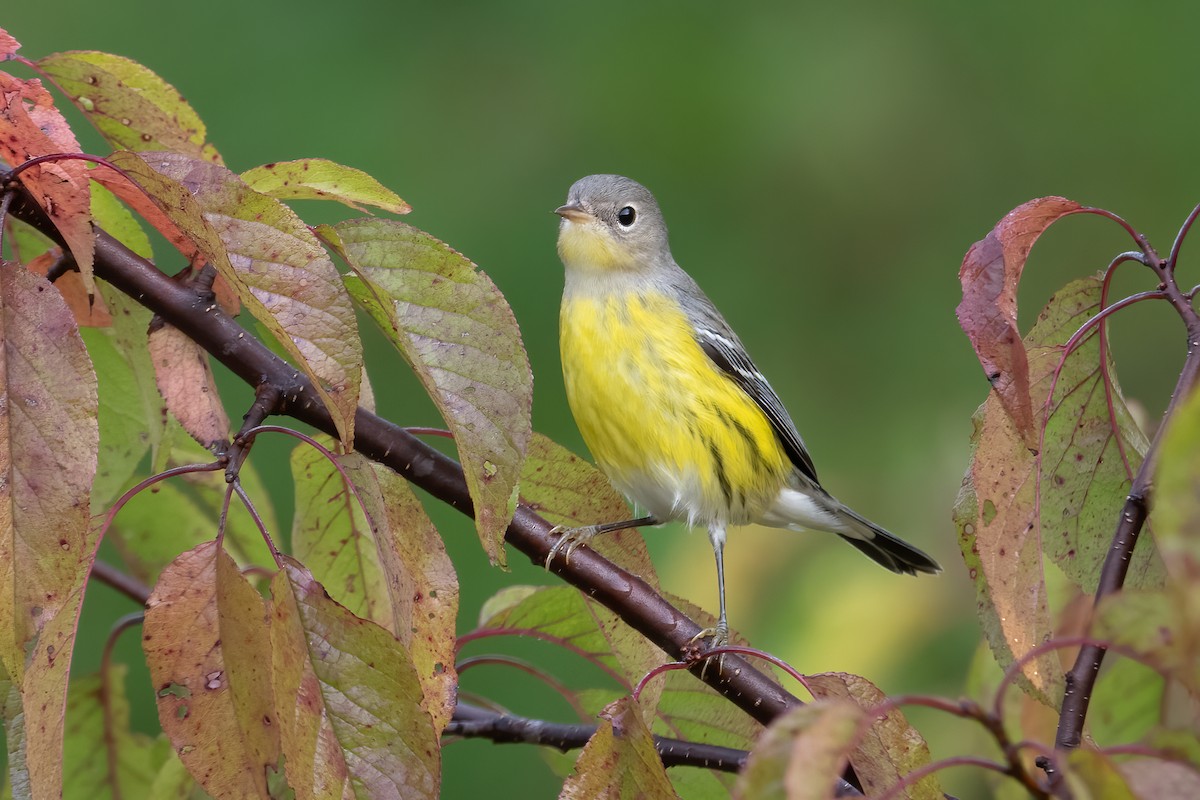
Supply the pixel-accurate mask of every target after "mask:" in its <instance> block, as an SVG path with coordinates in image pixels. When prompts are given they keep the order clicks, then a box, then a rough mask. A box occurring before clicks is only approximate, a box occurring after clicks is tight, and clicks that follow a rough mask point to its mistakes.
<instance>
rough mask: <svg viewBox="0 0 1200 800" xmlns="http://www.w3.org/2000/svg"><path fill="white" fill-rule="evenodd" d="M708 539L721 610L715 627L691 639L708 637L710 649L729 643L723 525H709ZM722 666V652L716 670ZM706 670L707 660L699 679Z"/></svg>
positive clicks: (723, 658)
mask: <svg viewBox="0 0 1200 800" xmlns="http://www.w3.org/2000/svg"><path fill="white" fill-rule="evenodd" d="M708 540H709V541H710V542H712V548H713V555H714V556H716V558H717V598H718V600H717V602H718V603H719V604H720V609H721V610H720V613H719V614H718V615H717V627H715V628H705V629H704V630H702V631H700V632H699V633H697V634H696V635H695V636H693V637H692V641H693V642H697V641H699V640H701V639H708V640H709V642H708V649H709V650H712V649H713V648H716V647H724V646H725V645H727V644H729V620H728V618H727V617H726V616H725V526H724V525H722V524H719V523H714V524H713V525H711V526H709V529H708ZM724 666H725V655H724V653H722V654H721V655H719V656H717V672H720V671H721V670H722V669H723V668H724ZM707 670H708V662H707V661H705V662H704V669H703V670H701V671H700V678H701V680H703V678H704V673H705V672H706V671H707Z"/></svg>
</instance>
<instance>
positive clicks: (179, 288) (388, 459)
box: [11, 190, 801, 724]
mask: <svg viewBox="0 0 1200 800" xmlns="http://www.w3.org/2000/svg"><path fill="white" fill-rule="evenodd" d="M15 198H16V199H15V200H14V202H13V205H12V209H11V213H12V214H13V216H15V217H16V218H17V219H20V220H22V221H24V222H26V223H28V224H30V225H32V226H33V227H35V228H37V229H38V230H39V231H41V232H42V233H44V234H45V235H47V236H49V237H50V238H52V239H54V240H55V241H60V240H61V237H60V236H59V235H58V232H57V230H56V229H55V228H54V226H53V225H52V224H50V222H49V221H48V220H47V219H46V217H45V215H44V214H43V212H42V210H41V209H40V208H39V207H38V206H37V205H36V203H34V202H33V201H32V200H31V199H30V198H29V196H28V195H27V194H26V193H25V192H24V191H23V190H19V191H18V192H17V193H16V195H15ZM95 274H96V277H98V278H100V279H102V280H104V281H107V282H108V283H109V284H111V285H112V286H113V287H114V288H116V289H117V290H119V291H121V292H123V293H125V294H127V295H128V296H130V297H131V298H133V299H134V300H136V301H138V302H139V303H141V304H142V305H144V306H145V307H146V308H148V309H150V310H151V311H153V312H154V313H155V314H157V315H158V316H160V317H161V318H162V319H164V320H166V321H167V322H169V323H170V324H171V325H173V326H175V327H176V328H178V329H179V330H180V331H182V332H183V333H184V334H186V335H187V336H189V337H190V338H192V339H193V340H195V341H196V343H197V344H199V345H200V346H201V347H203V348H204V349H205V350H206V351H208V352H209V353H210V354H211V355H212V356H213V357H214V358H216V359H217V360H218V361H220V362H221V363H222V364H224V365H225V366H226V367H227V368H228V369H229V370H230V371H231V372H233V373H234V374H235V375H237V376H238V377H239V378H241V379H242V380H244V381H245V382H246V383H248V384H249V385H250V386H252V387H255V388H257V387H259V386H260V385H262V384H269V385H271V386H273V387H274V388H275V389H277V390H278V391H279V395H280V398H281V401H280V409H279V410H280V413H283V414H287V415H289V416H291V417H293V418H295V419H297V420H299V421H301V422H305V423H307V424H309V425H312V426H313V427H314V428H317V429H318V430H321V431H324V432H325V433H328V434H330V435H332V436H336V435H337V430H336V428H335V426H334V424H333V421H332V419H331V418H330V416H329V413H328V411H327V410H326V409H325V407H324V405H323V404H322V402H321V401H320V399H319V398H318V396H317V394H316V392H315V391H314V390H313V387H312V385H311V384H310V383H309V381H308V379H307V378H306V377H305V376H304V375H303V374H301V373H300V371H299V370H297V369H295V368H294V367H292V366H291V365H290V364H288V363H287V362H286V361H284V360H283V359H281V358H279V357H278V356H276V355H275V354H274V353H272V352H271V351H270V350H269V349H268V348H267V347H266V346H265V345H263V344H262V343H261V342H260V341H258V339H256V338H255V337H254V336H252V335H250V334H249V333H248V332H247V331H246V330H245V329H244V328H242V326H240V325H239V324H238V323H237V322H236V321H235V320H233V319H232V318H230V317H229V316H227V315H226V314H224V313H223V312H222V311H221V310H220V308H214V307H212V306H211V305H210V304H207V303H204V302H201V301H199V299H198V296H197V292H196V289H195V288H194V287H190V286H188V285H186V284H181V283H179V282H176V281H173V280H171V279H170V278H169V277H168V276H166V275H165V274H163V273H162V272H160V271H159V270H158V269H157V268H156V267H155V266H154V264H153V263H151V262H149V261H147V260H145V259H143V258H141V257H140V256H138V255H137V254H136V253H134V252H132V251H131V250H129V249H128V248H127V247H125V246H124V245H122V244H121V243H120V242H118V241H117V240H116V239H114V238H112V237H111V236H109V235H108V234H107V233H105V232H103V231H102V230H100V229H98V228H97V229H96V255H95ZM354 424H355V438H354V446H355V449H356V450H358V451H359V452H361V453H362V454H363V455H364V456H366V457H368V458H370V459H372V460H374V461H377V462H379V463H381V464H384V465H386V466H388V467H390V468H392V469H393V470H395V471H396V472H397V473H399V474H400V475H402V476H403V477H404V478H406V479H407V480H409V481H411V482H412V483H414V484H415V485H417V486H419V487H421V488H422V489H424V490H425V491H427V492H429V493H430V494H431V495H433V496H434V497H436V498H437V499H439V500H441V501H442V502H444V503H446V504H448V505H450V506H451V507H453V508H455V509H457V510H459V511H461V512H462V513H464V514H467V515H470V514H472V513H473V509H472V505H471V498H470V495H469V494H468V491H467V485H466V481H465V479H464V477H463V471H462V467H461V466H460V465H459V464H458V463H457V462H455V461H454V460H453V459H451V458H449V457H448V456H445V455H443V454H442V453H439V452H438V451H437V450H435V449H433V448H431V447H429V446H428V445H426V444H424V443H423V442H421V441H420V440H419V439H417V438H416V437H415V436H413V435H412V434H410V433H409V432H408V431H406V430H404V428H402V427H400V426H399V425H396V424H395V423H392V422H390V421H388V420H386V419H383V418H381V417H378V416H376V415H375V414H372V413H370V412H369V411H366V410H364V409H362V408H359V409H358V411H357V413H356V414H355V421H354ZM551 527H552V526H551V525H550V523H548V522H547V521H546V520H544V519H542V518H541V517H540V516H538V515H537V514H536V513H534V512H533V511H532V510H530V509H529V508H527V507H525V506H519V507H518V508H517V510H516V514H515V515H514V517H513V520H512V523H511V524H510V525H509V527H508V530H507V532H506V534H505V539H506V540H507V541H508V543H509V544H511V545H512V546H513V547H514V548H516V549H517V550H519V551H521V552H522V553H524V554H525V555H526V556H527V557H528V558H529V559H530V560H531V561H532V562H533V563H534V564H538V565H541V564H544V563H545V561H546V556H547V555H548V554H549V552H550V548H551V546H552V545H553V542H554V540H553V539H552V538H551V537H550V535H549V531H550V529H551ZM552 571H553V572H554V573H555V574H557V575H559V576H560V577H561V578H562V579H563V580H565V581H567V582H568V583H570V584H571V585H573V586H575V587H577V588H579V589H581V590H582V591H584V592H585V593H586V594H587V596H588V597H590V598H592V599H593V600H596V601H597V602H599V603H601V604H602V605H604V606H606V607H608V608H609V609H611V610H612V611H614V612H615V613H616V614H617V615H618V616H620V617H621V619H623V620H624V621H625V622H626V623H627V624H629V625H630V626H631V627H632V628H634V629H635V630H637V631H638V632H639V633H641V634H642V635H644V636H645V637H646V638H647V639H648V640H650V641H651V642H652V643H654V644H655V645H657V646H658V647H660V648H662V649H663V650H665V651H666V652H667V653H668V654H670V655H671V656H673V657H674V658H678V659H682V658H683V657H684V656H685V655H686V654H688V653H689V652H691V651H693V650H694V644H693V642H692V639H693V637H694V636H695V635H696V634H697V633H699V632H700V626H699V625H697V624H696V623H695V622H694V621H693V620H691V619H689V618H688V617H687V616H685V615H684V614H683V613H682V612H680V611H679V610H678V609H677V608H675V607H674V606H673V605H671V604H670V603H668V602H667V601H666V600H665V599H663V597H662V596H661V595H660V594H658V592H657V591H656V590H655V589H654V588H653V587H651V586H650V585H649V584H647V583H646V582H645V581H643V580H641V579H640V578H638V577H637V576H635V575H631V574H630V573H628V572H626V571H625V570H623V569H620V568H619V567H617V566H615V565H614V564H612V563H611V562H609V561H608V560H606V559H604V558H603V557H601V556H600V555H598V554H597V553H596V552H595V551H593V550H588V549H581V550H579V551H577V552H576V553H575V554H574V555H573V556H572V558H571V563H570V564H566V563H564V560H563V559H557V560H556V561H555V562H554V565H553V569H552ZM701 668H702V663H697V664H696V665H695V666H694V667H693V668H692V673H693V674H694V675H696V676H697V677H699V676H700V671H701ZM704 681H705V682H706V683H708V684H709V685H710V686H712V687H713V688H714V689H716V690H717V691H718V692H720V693H721V694H722V695H724V696H725V697H726V698H727V699H729V701H730V702H732V703H733V704H734V705H736V706H738V707H739V708H741V709H742V710H743V711H745V712H746V713H747V714H749V715H750V716H751V717H753V718H754V719H756V720H758V721H759V722H762V723H764V724H766V723H769V722H770V721H771V720H773V719H775V718H776V717H778V716H779V715H780V714H782V713H784V712H785V711H787V710H789V709H791V708H794V707H797V706H798V705H800V704H801V703H800V701H799V700H798V699H797V698H796V697H794V696H793V695H792V694H790V693H789V692H787V691H786V690H784V689H783V688H782V687H781V686H780V685H779V684H778V683H777V682H776V681H775V680H774V679H773V678H771V677H770V676H768V675H766V674H764V673H763V672H760V671H759V670H758V669H755V668H754V667H753V666H751V665H750V664H749V663H748V662H746V661H745V660H743V659H741V658H739V657H737V656H727V657H726V661H725V668H724V670H722V671H717V670H709V671H708V675H707V676H705V678H704Z"/></svg>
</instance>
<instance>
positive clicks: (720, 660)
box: [691, 620, 729, 680]
mask: <svg viewBox="0 0 1200 800" xmlns="http://www.w3.org/2000/svg"><path fill="white" fill-rule="evenodd" d="M704 639H707V640H708V646H707V647H705V648H704V649H703V650H700V649H697V652H696V655H695V656H694V657H695V658H703V659H704V667H703V668H701V670H700V680H704V676H705V674H706V673H707V672H708V666H709V665H710V664H712V663H713V660H714V659H715V660H716V662H717V674H718V675H721V674H723V673H724V671H725V654H724V653H719V654H717V655H715V656H707V657H705V655H704V654H705V653H707V652H708V651H710V650H715V649H717V648H718V647H724V646H725V645H727V644H729V624H728V623H727V622H725V620H719V621H718V622H717V626H716V627H715V628H705V629H704V630H702V631H700V632H699V633H697V634H696V635H695V636H693V637H692V639H691V643H692V644H696V643H697V642H700V641H703V640H704Z"/></svg>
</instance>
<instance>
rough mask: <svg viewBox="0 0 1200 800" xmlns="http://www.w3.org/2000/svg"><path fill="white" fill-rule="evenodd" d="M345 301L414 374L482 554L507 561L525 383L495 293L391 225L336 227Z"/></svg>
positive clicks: (439, 249) (458, 258) (513, 333)
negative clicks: (347, 270)
mask: <svg viewBox="0 0 1200 800" xmlns="http://www.w3.org/2000/svg"><path fill="white" fill-rule="evenodd" d="M335 231H336V234H337V237H338V239H337V240H336V241H331V244H332V245H333V246H335V247H338V248H339V249H340V251H341V252H342V254H343V255H344V257H345V258H346V260H347V262H348V263H349V264H350V265H351V266H352V267H353V269H354V271H355V274H354V275H348V276H346V286H347V288H348V289H349V290H350V294H351V296H352V297H353V298H354V300H355V302H357V303H358V304H359V305H360V306H362V308H363V309H364V310H366V312H367V313H368V314H369V315H370V316H371V318H372V319H373V320H375V322H376V324H377V325H379V327H380V329H381V330H382V331H383V333H384V335H385V336H387V337H388V339H389V340H390V341H391V342H392V344H393V345H395V347H396V349H398V350H399V351H400V353H401V354H402V355H403V356H404V358H405V359H406V360H407V361H408V363H409V365H410V366H412V368H413V370H414V371H415V372H416V374H417V377H418V378H420V380H421V382H422V383H423V384H424V386H425V388H426V390H427V391H428V392H429V394H430V396H431V397H432V398H433V401H434V403H435V404H436V405H437V407H438V410H439V411H440V412H441V414H442V416H443V418H444V419H445V420H446V424H447V425H448V426H449V427H450V430H451V431H452V432H453V433H454V439H455V442H456V444H457V446H458V453H459V458H460V459H461V460H462V464H463V469H464V471H465V473H466V479H467V488H468V489H469V490H470V492H471V498H472V500H473V501H474V504H475V521H476V526H477V528H478V531H479V538H480V540H481V541H482V542H483V547H484V551H485V552H486V553H487V554H488V557H489V558H490V559H491V560H492V561H493V563H496V562H499V563H501V564H503V563H504V561H505V554H504V547H503V539H504V530H505V528H507V527H508V522H509V520H510V519H511V518H512V514H513V511H514V509H515V504H516V487H517V479H518V477H519V475H520V473H521V463H522V461H523V460H524V458H525V449H526V447H527V445H528V443H529V437H530V430H531V428H530V421H529V412H530V407H531V404H532V396H533V377H532V374H531V373H530V370H529V361H528V359H527V358H526V355H525V348H524V346H523V345H522V343H521V335H520V331H519V330H518V328H517V323H516V320H515V319H514V318H513V314H512V310H511V309H509V307H508V304H507V303H506V302H505V301H504V297H503V295H501V294H500V291H499V290H498V289H497V288H496V287H495V285H494V284H493V283H492V282H491V280H489V279H488V277H487V276H486V275H484V274H483V273H482V272H480V271H478V270H477V269H476V268H475V265H474V264H472V263H471V262H470V261H468V260H467V259H466V258H464V257H463V256H462V255H460V254H459V253H457V252H455V251H454V250H452V249H450V248H449V247H447V246H446V245H445V244H443V243H442V242H440V241H438V240H437V239H435V238H433V237H432V236H430V235H429V234H426V233H423V232H421V231H419V230H417V229H416V228H413V227H411V226H409V225H405V224H404V223H402V222H397V221H395V220H379V219H359V220H350V221H347V222H343V223H341V224H339V225H337V226H336V228H335Z"/></svg>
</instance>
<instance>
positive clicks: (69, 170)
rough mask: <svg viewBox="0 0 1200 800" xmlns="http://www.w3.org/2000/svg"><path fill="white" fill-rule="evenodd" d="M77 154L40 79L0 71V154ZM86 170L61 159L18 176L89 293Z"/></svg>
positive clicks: (17, 157)
mask: <svg viewBox="0 0 1200 800" xmlns="http://www.w3.org/2000/svg"><path fill="white" fill-rule="evenodd" d="M78 152H79V142H77V141H76V140H75V135H74V134H73V133H71V129H70V127H69V126H68V125H67V122H66V120H65V119H63V116H62V114H60V113H59V111H58V109H57V108H55V107H54V99H53V98H52V97H51V96H50V93H49V92H47V91H46V90H45V89H44V88H43V87H42V84H41V81H38V80H28V81H22V80H18V79H17V78H14V77H13V76H11V75H8V74H7V73H4V72H0V158H2V159H4V160H5V161H8V162H9V163H10V164H12V165H13V166H18V165H20V164H23V163H24V162H25V161H27V160H29V159H32V158H35V157H37V156H45V155H51V154H53V153H78ZM86 173H87V169H86V168H85V166H84V162H82V161H79V160H76V159H59V160H54V161H47V162H44V163H41V164H37V165H34V166H32V167H29V168H28V169H24V170H22V171H21V172H20V174H19V176H18V177H19V179H20V181H21V183H22V184H23V185H24V186H25V188H26V189H27V190H28V191H29V194H30V195H31V196H32V197H33V199H34V200H35V201H36V202H37V204H38V205H39V206H41V207H42V209H43V210H44V211H45V212H46V216H47V217H48V218H49V220H50V222H51V223H53V224H54V227H55V228H57V229H58V232H59V233H60V234H62V237H63V240H64V241H65V242H66V243H67V247H68V248H70V250H71V254H72V255H73V256H75V263H76V265H77V266H78V267H79V274H80V276H81V277H82V279H83V284H84V287H85V288H86V289H87V290H88V293H89V294H91V293H94V292H95V281H94V279H93V278H92V262H93V261H94V259H95V241H94V240H93V238H92V218H91V214H90V213H89V206H90V202H89V191H88V179H87V174H86Z"/></svg>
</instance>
